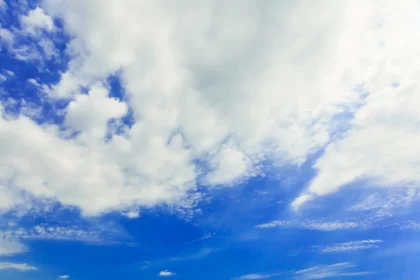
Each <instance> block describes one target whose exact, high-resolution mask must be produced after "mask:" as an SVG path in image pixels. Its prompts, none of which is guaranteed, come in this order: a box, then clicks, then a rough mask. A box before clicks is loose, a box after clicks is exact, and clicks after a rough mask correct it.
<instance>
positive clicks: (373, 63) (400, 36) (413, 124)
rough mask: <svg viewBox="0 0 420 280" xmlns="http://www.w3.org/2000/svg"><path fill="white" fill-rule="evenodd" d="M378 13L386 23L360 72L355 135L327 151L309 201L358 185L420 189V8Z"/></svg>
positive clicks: (387, 8) (390, 7)
mask: <svg viewBox="0 0 420 280" xmlns="http://www.w3.org/2000/svg"><path fill="white" fill-rule="evenodd" d="M376 13H377V18H379V19H381V21H380V24H379V25H378V26H379V28H376V29H375V30H373V31H372V32H371V33H370V36H369V37H370V39H369V40H370V41H371V42H372V43H374V45H373V46H372V47H373V48H372V49H367V50H365V51H366V53H367V54H369V59H368V60H367V61H366V62H367V64H366V65H365V66H366V67H365V70H364V71H361V72H360V74H361V75H364V77H363V79H362V80H361V82H362V84H363V91H364V92H365V93H366V97H365V99H364V101H363V104H362V106H361V107H360V109H358V110H357V111H356V112H355V114H354V118H353V119H352V120H351V121H350V126H351V129H350V130H349V131H348V132H347V133H346V134H345V135H344V136H343V137H342V138H340V139H337V140H335V141H332V142H331V143H330V144H329V145H327V147H326V149H325V152H324V154H323V155H322V156H321V158H320V159H319V160H318V161H317V163H316V164H315V166H314V167H315V168H316V169H317V170H318V174H317V176H316V177H315V178H314V180H313V181H312V182H311V184H310V185H309V187H308V189H307V193H306V194H303V195H306V196H307V195H310V196H311V198H313V197H315V196H319V195H326V194H329V193H332V192H335V191H337V190H338V189H339V188H340V187H342V186H344V185H346V184H348V183H350V182H353V181H355V180H368V181H370V182H371V184H373V185H376V186H385V187H419V183H420V175H419V172H418V171H417V170H418V165H419V160H420V150H419V149H416V148H415V147H417V146H418V144H417V143H418V142H419V141H420V130H419V121H420V113H419V110H418V109H417V107H416V106H415V104H418V103H419V102H420V100H419V96H420V95H419V89H418V85H417V78H416V77H417V75H418V73H419V71H420V67H419V64H418V63H417V62H415V61H414V60H413V59H414V57H415V53H416V50H417V49H418V46H419V44H420V40H419V38H418V37H417V36H413V35H412V34H415V32H416V30H417V28H418V22H417V20H416V19H417V18H418V3H417V2H416V1H407V2H405V3H404V4H403V5H394V3H392V2H387V3H384V5H383V6H382V7H380V8H379V9H378V10H377V12H376ZM401 30H404V31H403V32H401ZM403 42H405V43H403ZM407 42H410V43H409V44H407ZM298 199H299V198H298Z"/></svg>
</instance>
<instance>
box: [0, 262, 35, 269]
mask: <svg viewBox="0 0 420 280" xmlns="http://www.w3.org/2000/svg"><path fill="white" fill-rule="evenodd" d="M11 269H12V270H20V271H31V270H38V268H36V267H35V266H32V265H29V264H26V263H10V262H0V270H11Z"/></svg>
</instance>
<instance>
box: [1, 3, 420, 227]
mask: <svg viewBox="0 0 420 280" xmlns="http://www.w3.org/2000/svg"><path fill="white" fill-rule="evenodd" d="M44 2H45V3H44V4H45V7H44V8H45V10H43V9H41V8H39V7H38V8H36V9H34V10H31V11H30V12H29V13H28V14H27V15H25V16H23V17H22V18H21V24H22V26H23V28H24V29H26V30H29V31H28V32H29V33H34V32H35V33H36V31H38V30H46V31H53V30H54V29H55V28H56V27H55V26H54V21H53V18H56V17H57V18H59V19H61V20H62V21H63V25H64V28H65V31H66V32H67V33H68V35H70V37H71V38H72V40H71V42H69V44H68V46H67V53H68V54H69V55H70V57H71V61H70V63H69V66H68V69H67V70H66V71H65V72H64V73H62V74H61V79H60V81H59V83H58V84H57V85H54V86H53V85H46V87H47V88H49V86H51V90H48V94H49V96H50V97H51V98H55V99H62V98H66V99H69V100H70V101H71V102H70V105H69V106H68V107H67V108H66V110H65V122H64V124H63V126H64V127H57V126H54V125H49V126H42V127H41V126H39V125H38V124H36V123H34V122H32V121H31V120H30V119H28V118H27V117H24V116H20V117H18V118H15V119H11V118H8V119H2V120H0V144H1V147H2V148H0V161H1V162H7V164H4V165H0V166H1V167H0V180H1V181H7V182H11V183H12V185H13V188H16V189H19V190H24V191H25V192H27V193H28V194H30V195H32V196H35V197H42V198H54V199H57V200H58V201H59V202H61V203H63V204H64V205H73V206H77V207H79V208H80V209H81V210H82V211H83V213H84V214H86V215H98V214H101V213H104V212H108V211H121V212H123V213H127V211H129V210H130V209H132V208H133V206H155V205H159V204H170V205H182V206H187V207H188V206H191V205H194V203H195V202H196V201H195V200H197V199H199V198H200V195H197V194H194V192H195V191H196V185H197V184H198V183H199V184H202V185H206V186H208V187H211V186H214V185H231V184H233V183H236V182H240V181H241V180H244V179H246V178H248V177H251V176H255V175H263V174H264V173H265V171H266V170H264V168H263V167H262V166H261V163H262V162H266V161H265V160H269V161H270V160H271V161H275V162H276V163H278V164H279V165H281V164H283V163H291V164H301V163H303V162H304V161H305V160H306V159H307V157H308V156H309V155H311V154H313V153H314V152H317V151H319V150H320V149H322V148H324V147H325V146H327V147H326V150H325V153H324V154H323V155H322V157H321V158H320V159H319V160H318V162H317V164H316V166H315V167H316V168H317V169H318V170H319V173H318V175H317V177H316V178H315V179H314V180H313V182H312V183H311V185H310V186H309V187H308V189H307V191H306V192H305V193H303V194H302V196H300V197H299V198H297V200H296V201H295V203H294V206H295V207H296V208H297V207H299V206H300V205H302V204H304V203H305V202H307V201H309V200H311V199H312V198H313V197H316V196H317V195H323V194H327V193H330V192H332V191H334V190H336V189H337V188H338V187H339V186H341V185H344V184H346V183H348V182H351V181H352V180H354V179H357V178H364V177H366V176H367V177H369V178H371V179H373V180H374V181H375V182H377V183H378V184H381V185H394V184H396V183H401V182H405V181H410V182H412V181H416V180H418V176H419V175H418V172H415V169H416V168H415V166H416V165H418V159H419V158H420V156H419V154H418V153H416V152H408V151H409V150H410V149H408V148H407V147H415V145H416V143H418V140H419V139H418V138H419V137H418V135H417V134H418V131H417V130H416V128H415V127H416V126H415V123H417V121H418V120H419V119H420V118H419V115H418V110H417V108H416V107H415V105H414V104H417V103H418V102H417V101H418V100H417V99H416V98H417V97H416V95H415V92H416V87H415V81H416V79H414V78H415V77H417V72H416V71H417V69H416V67H415V66H416V64H415V63H413V61H415V60H414V59H413V58H414V57H416V51H417V49H418V47H417V46H418V44H417V39H413V38H415V36H412V34H415V32H416V28H414V27H413V26H415V23H414V19H416V18H417V16H416V15H415V14H414V13H415V11H417V10H418V9H415V7H414V6H415V5H416V4H415V2H414V0H409V1H406V2H404V3H403V4H401V5H400V4H397V3H395V1H386V2H385V3H381V4H379V3H376V2H375V1H364V2H363V3H361V2H358V1H348V2H341V1H333V0H324V1H321V3H317V4H316V5H315V4H313V3H308V2H307V1H294V2H291V3H285V2H270V3H269V4H262V3H261V2H260V1H249V2H248V3H247V5H243V3H242V2H241V1H230V2H229V4H228V5H226V3H225V2H226V1H221V0H217V1H211V3H197V1H191V0H179V1H172V2H171V3H170V4H168V3H163V2H158V3H156V4H154V5H151V4H150V3H148V2H147V1H137V0H125V1H124V2H123V3H122V2H121V1H120V0H110V1H106V2H98V1H94V0H88V1H86V0H75V1H56V0H47V1H44ZM185 7H189V8H188V9H185ZM413 7H414V8H413ZM216 14H217V16H215V15H216ZM378 22H383V23H384V24H383V25H380V24H378ZM401 30H404V32H400V31H401ZM2 32H3V33H4V34H3V33H1V34H0V35H1V36H2V37H9V39H8V40H9V41H11V40H12V37H11V36H10V34H9V33H7V30H6V31H5V29H2ZM5 34H6V35H5ZM205 34H208V36H207V35H205ZM12 35H13V34H12ZM401 39H403V40H401ZM403 42H411V43H410V44H406V43H403ZM40 47H41V48H42V49H43V54H44V55H49V56H50V57H52V56H54V48H53V46H52V45H51V42H48V41H45V42H44V43H42V44H41V45H40ZM343 54H345V55H343ZM16 55H17V57H22V58H27V57H28V54H27V52H26V49H20V50H19V52H17V54H16ZM383 65H385V67H383ZM413 65H414V66H413ZM115 74H118V75H119V76H120V78H121V85H122V87H123V89H124V90H125V92H126V95H127V98H125V99H124V100H123V101H119V100H116V99H113V98H110V97H109V92H108V91H109V89H108V87H107V85H106V80H107V78H108V77H109V76H110V75H115ZM395 82H398V83H399V84H400V86H398V87H395V86H392V85H393V84H394V85H395ZM358 85H364V91H367V92H368V94H367V96H364V93H363V92H361V91H360V90H357V86H358ZM81 88H88V89H89V90H88V93H87V94H84V93H83V94H82V93H81ZM359 106H361V107H360V109H359ZM394 107H395V108H394ZM128 108H130V109H132V113H133V119H134V120H133V121H134V124H133V125H130V126H128V125H125V124H123V123H122V122H121V120H120V118H121V117H123V116H124V115H125V114H126V113H127V112H128ZM401 108H404V110H403V112H401V110H400V109H401ZM349 112H351V113H354V114H355V117H354V119H353V120H347V121H346V124H348V123H349V126H350V130H349V132H348V133H347V134H343V135H340V137H338V138H337V137H336V128H337V127H340V126H342V125H343V124H342V123H340V122H339V123H338V124H337V118H336V116H337V114H344V113H349ZM110 121H115V122H116V123H118V125H119V126H120V127H119V128H120V129H121V131H122V132H121V133H120V134H119V135H116V134H115V131H114V130H113V129H111V128H110V124H109V122H110ZM74 131H77V132H78V134H77V135H74V134H72V132H74ZM388 134H389V135H388ZM332 135H334V137H332ZM372 135H374V136H375V137H376V138H375V137H373V136H372ZM70 136H71V137H70ZM28 139H31V141H28ZM385 139H389V141H388V140H385ZM11 147H13V148H11ZM383 151H386V153H383ZM33 162H37V165H36V166H34V165H33V164H31V163H33ZM413 166H414V167H413ZM12 178H13V180H12ZM7 189H9V186H7ZM8 200H9V201H10V203H9V204H7V205H8V206H7V207H8V208H11V207H14V205H16V204H18V203H19V201H16V200H15V199H14V198H13V196H12V197H11V198H10V199H8ZM20 203H21V202H20ZM352 226H354V227H356V226H357V225H350V224H348V225H345V227H346V228H349V227H352ZM306 227H307V228H322V227H324V228H337V227H338V228H339V227H340V225H333V224H326V225H306Z"/></svg>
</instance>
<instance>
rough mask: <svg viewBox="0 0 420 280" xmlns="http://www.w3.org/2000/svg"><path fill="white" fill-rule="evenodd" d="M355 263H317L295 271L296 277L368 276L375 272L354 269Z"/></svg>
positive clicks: (304, 278) (307, 278)
mask: <svg viewBox="0 0 420 280" xmlns="http://www.w3.org/2000/svg"><path fill="white" fill-rule="evenodd" d="M354 268H355V265H353V264H352V263H348V262H343V263H336V264H332V265H317V266H313V267H310V268H306V269H303V270H299V271H296V272H295V278H296V279H300V280H310V279H326V278H342V277H354V276H366V275H370V274H373V272H371V271H356V272H354V271H352V270H353V269H354Z"/></svg>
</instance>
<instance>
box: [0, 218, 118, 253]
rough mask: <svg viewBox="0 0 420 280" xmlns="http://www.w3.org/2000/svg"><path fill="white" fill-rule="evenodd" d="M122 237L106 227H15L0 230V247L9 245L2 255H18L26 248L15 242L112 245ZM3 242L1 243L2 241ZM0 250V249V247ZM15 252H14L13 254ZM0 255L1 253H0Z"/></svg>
mask: <svg viewBox="0 0 420 280" xmlns="http://www.w3.org/2000/svg"><path fill="white" fill-rule="evenodd" d="M120 237H122V236H121V234H120V233H119V232H118V231H117V230H116V229H112V230H111V229H108V228H106V227H101V226H100V227H97V228H82V227H78V226H48V225H45V226H35V227H32V228H23V227H15V228H8V229H2V230H0V245H1V244H3V243H2V242H5V243H4V244H6V245H7V244H9V245H8V247H6V245H5V247H3V248H4V250H5V251H4V253H5V254H6V253H7V252H9V253H10V254H14V253H20V252H24V251H26V250H27V248H26V247H25V246H24V245H23V244H20V243H19V242H18V241H16V240H24V239H32V240H33V239H49V240H68V241H79V242H86V243H100V244H114V243H115V242H116V241H115V240H117V239H118V238H120ZM2 240H3V241H2ZM0 248H1V247H0ZM13 251H15V252H13ZM0 255H1V253H0Z"/></svg>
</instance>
